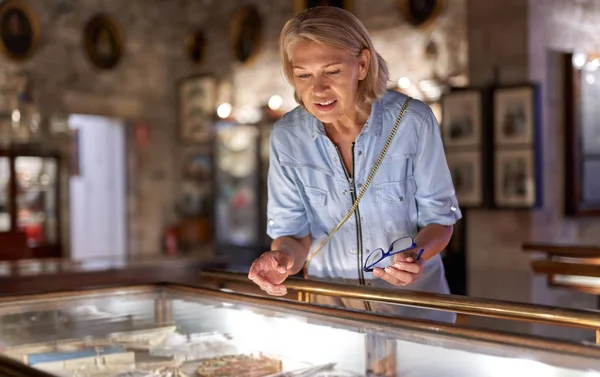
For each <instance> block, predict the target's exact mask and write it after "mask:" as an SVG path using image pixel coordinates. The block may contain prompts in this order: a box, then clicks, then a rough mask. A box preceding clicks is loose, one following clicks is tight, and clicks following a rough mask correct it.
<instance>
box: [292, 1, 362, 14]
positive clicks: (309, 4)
mask: <svg viewBox="0 0 600 377" xmlns="http://www.w3.org/2000/svg"><path fill="white" fill-rule="evenodd" d="M354 1H355V0H294V12H295V13H300V12H302V11H305V10H306V9H309V8H314V7H318V6H330V7H338V8H342V9H345V10H347V11H349V12H353V11H354V7H353V5H354V4H353V2H354Z"/></svg>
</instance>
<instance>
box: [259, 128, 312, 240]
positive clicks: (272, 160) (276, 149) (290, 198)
mask: <svg viewBox="0 0 600 377" xmlns="http://www.w3.org/2000/svg"><path fill="white" fill-rule="evenodd" d="M270 144H271V146H270V154H269V172H268V177H267V188H268V200H267V234H268V235H269V237H271V238H272V239H277V238H279V237H283V236H291V237H295V238H301V237H305V236H307V235H308V234H309V226H308V216H307V214H306V209H305V207H304V203H303V201H302V197H301V195H300V193H299V191H298V187H297V186H296V183H295V182H294V179H293V178H292V176H291V175H290V174H289V171H288V170H287V169H288V168H286V167H285V166H282V164H281V159H280V157H281V154H280V149H281V145H280V143H279V142H278V140H277V134H276V132H275V130H274V132H272V133H271V140H270Z"/></svg>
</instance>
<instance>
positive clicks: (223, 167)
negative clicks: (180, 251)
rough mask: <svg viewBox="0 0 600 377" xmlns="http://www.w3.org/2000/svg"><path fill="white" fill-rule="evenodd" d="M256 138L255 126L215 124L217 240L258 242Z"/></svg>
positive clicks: (233, 243)
mask: <svg viewBox="0 0 600 377" xmlns="http://www.w3.org/2000/svg"><path fill="white" fill-rule="evenodd" d="M258 137H259V133H258V129H257V127H255V126H247V125H238V124H229V123H225V122H222V123H220V124H219V126H218V129H217V148H216V153H217V156H216V163H217V172H216V174H217V187H218V192H217V202H216V209H217V211H216V216H217V218H216V222H217V239H218V241H219V242H220V243H225V244H231V245H238V246H254V245H256V244H257V242H258V241H259V239H258V229H259V226H258V224H257V222H256V221H257V219H258V217H259V214H258V210H259V208H258V203H259V196H258V195H259V193H257V188H258V183H259V182H258V180H259V179H260V176H259V174H260V171H258V170H257V169H258V158H259V156H258V151H257V142H258Z"/></svg>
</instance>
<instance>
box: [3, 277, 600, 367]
mask: <svg viewBox="0 0 600 377" xmlns="http://www.w3.org/2000/svg"><path fill="white" fill-rule="evenodd" d="M441 329H445V330H444V331H442V330H441ZM473 334H474V333H473V332H470V330H466V329H464V328H461V327H460V326H457V325H445V326H442V325H440V327H437V326H436V324H435V323H430V324H427V323H426V322H425V321H413V322H411V321H404V322H403V320H402V319H399V318H394V317H385V316H383V315H377V314H374V313H368V312H359V311H350V310H345V309H341V308H334V307H326V306H317V305H313V304H307V303H302V302H298V301H293V300H288V299H274V298H269V297H260V296H257V295H249V294H241V293H239V292H238V293H233V292H231V291H223V290H211V289H208V286H205V287H190V286H182V285H174V284H170V285H144V286H134V287H113V288H103V289H95V290H86V291H82V292H61V293H53V294H40V295H36V296H31V295H30V296H22V297H11V298H4V299H1V300H0V353H1V354H2V357H1V358H0V366H6V365H10V363H9V362H13V363H16V364H18V365H22V366H27V367H31V368H33V369H32V370H31V372H30V373H29V374H27V375H31V376H35V375H36V374H35V371H37V372H45V373H49V374H50V375H55V376H90V377H92V376H94V377H95V376H123V377H124V376H179V377H182V376H221V377H224V376H236V377H242V376H253V377H262V376H265V377H266V376H270V377H274V376H279V377H283V376H286V377H293V376H297V377H299V376H303V377H308V376H314V377H317V376H320V377H325V376H329V377H333V376H398V377H399V376H419V377H427V376H436V377H437V376H461V377H470V376H473V377H475V376H477V377H481V376H494V377H495V376H505V375H509V376H545V377H559V376H560V377H570V376H574V377H575V376H577V377H579V376H581V377H592V376H600V349H598V348H596V347H595V346H593V345H592V346H586V345H584V344H576V343H573V344H570V343H564V342H559V341H551V340H545V339H539V338H532V337H526V336H521V337H519V336H512V337H506V336H504V337H503V336H500V335H497V334H494V333H492V332H489V333H487V332H485V331H479V336H474V335H473ZM482 334H483V335H482Z"/></svg>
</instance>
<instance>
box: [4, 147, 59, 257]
mask: <svg viewBox="0 0 600 377" xmlns="http://www.w3.org/2000/svg"><path fill="white" fill-rule="evenodd" d="M59 177H60V174H59V156H58V154H57V153H46V152H41V151H37V150H36V151H30V150H27V149H14V148H11V149H7V150H0V233H3V235H2V236H3V237H2V239H3V240H5V239H8V240H9V241H7V244H11V247H10V250H9V251H10V252H13V253H17V254H18V253H23V255H4V254H3V255H2V257H3V258H2V259H20V258H27V257H59V256H60V255H61V247H60V237H59V235H60V229H59V224H60V211H59V201H58V198H59ZM11 240H13V241H11ZM20 240H23V243H24V245H18V243H19V242H21V241H20ZM7 250H8V247H7ZM23 250H26V251H23Z"/></svg>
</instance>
